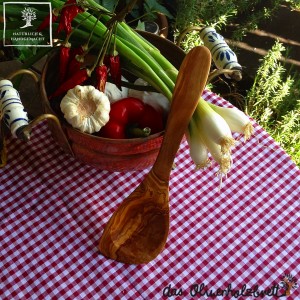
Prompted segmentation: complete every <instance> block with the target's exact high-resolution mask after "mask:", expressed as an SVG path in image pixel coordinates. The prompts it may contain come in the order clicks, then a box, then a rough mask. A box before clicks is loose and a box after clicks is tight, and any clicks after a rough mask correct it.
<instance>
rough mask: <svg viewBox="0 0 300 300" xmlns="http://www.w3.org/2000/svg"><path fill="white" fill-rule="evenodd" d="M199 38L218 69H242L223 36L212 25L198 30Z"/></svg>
mask: <svg viewBox="0 0 300 300" xmlns="http://www.w3.org/2000/svg"><path fill="white" fill-rule="evenodd" d="M200 38H201V40H202V41H203V43H204V46H206V47H207V48H208V49H209V50H210V53H211V55H212V58H213V61H214V63H215V65H216V67H217V68H218V69H230V70H242V67H241V65H240V64H239V63H238V60H237V57H236V55H235V53H234V52H233V51H232V50H231V49H230V48H229V46H228V45H227V43H226V41H225V40H224V38H223V36H221V35H220V34H218V33H217V32H216V30H215V29H214V28H212V27H205V28H203V29H202V30H201V31H200Z"/></svg>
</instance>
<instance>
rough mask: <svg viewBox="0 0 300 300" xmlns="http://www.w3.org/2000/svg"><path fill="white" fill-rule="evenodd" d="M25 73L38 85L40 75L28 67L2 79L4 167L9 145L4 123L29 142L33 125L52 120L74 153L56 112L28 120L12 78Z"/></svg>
mask: <svg viewBox="0 0 300 300" xmlns="http://www.w3.org/2000/svg"><path fill="white" fill-rule="evenodd" d="M24 74H28V75H30V76H31V77H32V78H33V80H34V82H35V83H36V85H37V87H38V84H39V78H38V76H37V75H36V74H35V73H34V72H33V71H31V70H28V69H20V70H17V71H14V72H12V73H11V74H9V75H8V76H7V79H2V80H0V121H1V127H0V151H1V156H0V167H4V166H5V165H6V163H7V147H6V140H5V134H4V128H3V126H4V124H3V123H5V124H6V125H7V127H8V128H9V130H10V132H11V134H12V135H13V136H14V137H16V138H18V139H21V140H23V141H25V142H27V141H28V140H30V135H31V131H32V129H33V127H35V126H36V125H37V124H38V123H40V122H42V121H44V120H47V121H48V122H52V123H53V124H54V126H55V127H56V129H57V130H58V131H59V133H60V134H61V135H62V137H64V139H65V140H66V141H67V145H68V148H69V150H70V152H71V153H72V149H71V146H70V144H69V142H68V140H67V138H66V136H65V133H64V131H63V129H62V126H61V124H60V121H59V119H58V118H57V117H56V116H55V115H54V114H49V113H47V114H41V115H39V116H37V117H35V118H34V119H33V120H32V121H29V120H28V116H27V112H26V111H25V109H24V106H23V104H22V101H21V99H20V95H19V92H18V91H17V90H16V89H15V88H14V87H13V84H12V82H11V80H13V79H14V78H15V77H16V76H18V75H24ZM2 121H4V122H2Z"/></svg>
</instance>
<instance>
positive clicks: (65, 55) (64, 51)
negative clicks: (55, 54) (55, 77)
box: [59, 45, 70, 83]
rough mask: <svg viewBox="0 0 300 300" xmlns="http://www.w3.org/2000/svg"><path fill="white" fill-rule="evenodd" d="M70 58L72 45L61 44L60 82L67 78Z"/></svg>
mask: <svg viewBox="0 0 300 300" xmlns="http://www.w3.org/2000/svg"><path fill="white" fill-rule="evenodd" d="M69 58H70V46H69V45H62V46H60V53H59V82H60V83H62V82H64V81H65V79H66V75H67V69H68V64H69Z"/></svg>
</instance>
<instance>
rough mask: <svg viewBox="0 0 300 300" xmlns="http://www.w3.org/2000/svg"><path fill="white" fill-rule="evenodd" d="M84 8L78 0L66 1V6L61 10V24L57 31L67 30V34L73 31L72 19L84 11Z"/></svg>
mask: <svg viewBox="0 0 300 300" xmlns="http://www.w3.org/2000/svg"><path fill="white" fill-rule="evenodd" d="M83 11H84V9H83V8H82V7H80V6H78V5H77V2H76V0H68V1H67V2H66V3H65V7H64V8H63V9H62V10H61V16H60V21H59V25H58V27H57V33H60V32H61V31H63V30H64V31H65V32H66V34H67V35H69V34H70V32H71V31H72V24H71V23H72V21H73V19H74V18H75V17H76V16H77V14H79V13H81V12H83Z"/></svg>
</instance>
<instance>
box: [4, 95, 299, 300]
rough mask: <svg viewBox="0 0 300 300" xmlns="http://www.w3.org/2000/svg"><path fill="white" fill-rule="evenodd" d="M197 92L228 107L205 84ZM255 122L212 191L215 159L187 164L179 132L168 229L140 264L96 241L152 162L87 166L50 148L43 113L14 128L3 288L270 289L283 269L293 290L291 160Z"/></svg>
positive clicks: (68, 294) (54, 291)
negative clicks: (27, 130)
mask: <svg viewBox="0 0 300 300" xmlns="http://www.w3.org/2000/svg"><path fill="white" fill-rule="evenodd" d="M204 97H205V98H206V99H207V100H208V101H212V102H214V103H219V104H222V105H223V106H229V104H228V102H226V101H225V100H223V99H221V98H220V97H218V96H216V95H215V94H213V93H210V92H207V91H206V92H204ZM254 126H255V129H256V133H255V136H254V137H253V138H252V139H251V140H250V141H248V142H247V143H244V142H243V141H242V138H241V139H240V142H238V144H237V146H236V147H235V148H234V150H233V163H234V164H233V168H232V170H231V171H230V173H229V174H228V177H227V178H226V179H224V180H223V183H222V187H221V192H219V183H220V182H219V178H218V177H217V176H216V172H217V170H218V167H217V165H216V164H212V166H211V167H210V168H207V169H205V170H198V171H195V169H194V166H193V163H192V161H191V159H190V157H189V152H188V146H187V144H186V142H183V143H182V145H181V147H180V150H179V152H178V154H177V157H176V161H175V162H176V165H177V167H176V169H175V170H173V171H172V175H171V181H170V211H171V224H170V234H169V238H168V241H167V244H166V247H165V249H164V251H163V252H162V253H161V254H160V255H159V256H158V257H157V258H156V259H155V260H153V261H152V262H150V263H148V264H144V265H124V264H122V263H117V262H115V261H112V260H109V259H106V258H104V257H103V256H102V255H101V254H100V253H99V252H98V251H97V245H98V241H99V238H100V236H101V232H102V230H103V228H104V225H105V224H106V222H107V221H108V219H109V218H110V216H111V214H112V213H113V211H114V210H115V209H116V207H117V205H118V204H119V203H120V202H121V201H122V199H124V198H125V197H126V196H127V195H128V194H129V193H130V192H131V191H132V190H133V189H134V188H135V187H136V186H137V185H138V184H139V183H140V181H141V180H142V178H143V177H144V175H145V174H146V173H147V172H148V171H149V170H145V171H143V172H129V173H110V172H107V171H99V170H96V169H94V168H92V167H90V166H86V165H84V164H82V163H80V162H78V161H75V160H74V159H73V158H71V157H70V156H68V155H66V154H64V152H63V151H62V150H61V149H60V148H59V147H57V145H56V144H55V143H54V142H53V139H52V137H51V134H50V132H49V130H48V127H47V125H46V124H44V123H43V124H41V125H39V126H37V127H36V128H35V129H34V131H33V133H32V139H31V141H29V142H28V143H24V142H22V141H18V140H16V139H12V138H11V139H10V140H9V142H8V145H7V147H8V164H7V166H6V167H5V168H3V169H1V170H0V195H1V201H0V203H1V221H0V222H1V261H0V264H1V265H0V270H1V271H0V272H1V291H0V299H3V300H4V299H9V300H10V299H12V300H17V299H22V300H27V299H30V300H33V299H38V300H43V299H63V300H65V299H66V300H67V299H72V300H79V299H87V300H89V299H97V300H98V299H134V300H139V299H164V298H168V299H256V298H257V297H258V294H259V293H265V294H268V295H265V296H264V298H263V299H277V298H278V297H279V296H280V295H282V294H283V293H284V292H285V289H284V288H282V287H281V286H283V285H282V283H280V282H281V281H282V280H283V275H284V274H289V275H291V276H292V277H293V278H290V279H289V281H294V287H292V288H291V296H289V297H287V299H300V287H299V286H300V256H299V253H300V234H299V232H300V213H299V200H300V196H299V195H300V171H299V169H298V168H297V167H296V165H295V164H294V163H293V162H292V161H291V159H290V158H289V157H288V155H287V154H286V153H285V152H284V151H283V150H282V149H281V148H280V147H279V146H278V145H277V144H276V143H275V142H274V140H272V138H271V137H270V136H269V135H268V134H267V133H266V132H265V131H264V130H263V129H262V128H260V127H259V126H258V125H257V124H254ZM297 285H298V287H297ZM247 289H252V290H247ZM213 293H214V295H217V296H216V297H213ZM247 293H248V294H247ZM251 293H252V294H251ZM250 294H251V295H252V296H250ZM246 295H248V296H246Z"/></svg>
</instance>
